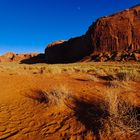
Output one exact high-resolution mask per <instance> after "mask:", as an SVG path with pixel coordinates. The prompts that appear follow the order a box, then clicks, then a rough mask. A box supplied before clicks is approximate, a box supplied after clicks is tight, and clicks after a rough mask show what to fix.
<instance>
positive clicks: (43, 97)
mask: <svg viewBox="0 0 140 140" xmlns="http://www.w3.org/2000/svg"><path fill="white" fill-rule="evenodd" d="M26 97H28V98H30V99H33V100H34V101H37V102H39V103H45V104H48V105H52V106H53V105H57V106H63V105H65V102H66V101H67V100H68V99H69V98H70V97H71V92H70V90H69V89H68V88H67V87H66V85H57V86H56V87H54V88H53V89H49V90H36V91H32V92H31V93H30V94H26Z"/></svg>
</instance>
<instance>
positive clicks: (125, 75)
mask: <svg viewBox="0 0 140 140" xmlns="http://www.w3.org/2000/svg"><path fill="white" fill-rule="evenodd" d="M116 76H117V79H118V80H119V81H130V80H131V81H139V78H140V74H139V73H138V72H137V71H122V72H119V73H117V74H116Z"/></svg>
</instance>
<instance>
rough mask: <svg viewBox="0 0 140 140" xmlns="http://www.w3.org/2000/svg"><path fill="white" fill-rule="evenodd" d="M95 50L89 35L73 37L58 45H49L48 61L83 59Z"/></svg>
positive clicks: (70, 61)
mask: <svg viewBox="0 0 140 140" xmlns="http://www.w3.org/2000/svg"><path fill="white" fill-rule="evenodd" d="M92 52H93V47H92V46H91V40H90V39H88V36H81V37H77V38H72V39H70V40H69V41H64V42H63V43H60V44H57V42H56V45H53V44H52V45H49V47H47V48H46V50H45V55H46V62H47V63H72V62H76V61H79V60H81V59H82V58H83V57H85V56H87V55H90V54H91V53H92Z"/></svg>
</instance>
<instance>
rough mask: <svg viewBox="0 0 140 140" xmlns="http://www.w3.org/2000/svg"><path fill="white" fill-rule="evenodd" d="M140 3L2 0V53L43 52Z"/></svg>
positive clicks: (133, 0) (136, 0)
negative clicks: (103, 18)
mask: <svg viewBox="0 0 140 140" xmlns="http://www.w3.org/2000/svg"><path fill="white" fill-rule="evenodd" d="M139 3H140V0H0V54H2V53H5V52H7V51H13V52H17V53H21V52H43V51H44V48H45V46H46V45H47V44H48V43H50V42H52V41H55V40H59V39H64V40H67V39H69V38H70V37H74V36H79V35H82V34H83V33H85V32H86V31H87V29H88V27H89V26H90V25H91V24H92V22H93V21H95V20H96V19H97V18H99V17H101V16H106V15H110V14H112V13H115V12H118V11H121V10H123V9H126V8H129V7H132V6H134V5H136V4H139Z"/></svg>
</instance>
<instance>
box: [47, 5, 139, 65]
mask: <svg viewBox="0 0 140 140" xmlns="http://www.w3.org/2000/svg"><path fill="white" fill-rule="evenodd" d="M139 49H140V5H139V6H136V7H133V8H130V9H127V10H125V11H122V12H119V13H117V14H114V15H111V16H108V17H102V18H100V19H98V20H97V21H96V22H95V23H93V24H92V25H91V26H90V28H89V30H88V31H87V32H86V34H85V35H83V36H81V37H77V38H72V39H70V40H68V41H64V42H59V43H57V42H56V43H53V44H49V47H47V48H46V50H45V55H46V61H47V62H48V63H70V62H76V61H79V60H81V59H83V58H84V57H85V56H88V55H90V54H97V53H101V52H114V51H117V52H123V51H125V52H133V51H136V50H139Z"/></svg>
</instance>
